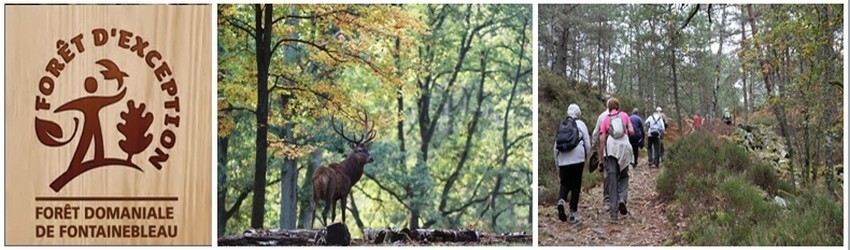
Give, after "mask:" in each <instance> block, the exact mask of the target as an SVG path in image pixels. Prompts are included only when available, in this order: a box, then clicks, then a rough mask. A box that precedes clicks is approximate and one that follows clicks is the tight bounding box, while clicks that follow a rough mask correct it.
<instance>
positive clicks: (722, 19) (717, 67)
mask: <svg viewBox="0 0 850 250" xmlns="http://www.w3.org/2000/svg"><path fill="white" fill-rule="evenodd" d="M725 30H726V7H725V6H724V7H723V12H722V14H721V16H720V30H719V31H718V33H719V35H720V46H719V48H718V49H717V63H716V64H715V66H714V88H713V89H712V91H711V92H712V96H713V97H714V98H713V99H712V100H711V118H714V117H717V115H718V114H720V108H719V107H718V101H717V92H718V90H719V89H720V72H721V69H722V67H721V66H722V63H723V57H722V56H723V43H724V42H725V38H726V32H725Z"/></svg>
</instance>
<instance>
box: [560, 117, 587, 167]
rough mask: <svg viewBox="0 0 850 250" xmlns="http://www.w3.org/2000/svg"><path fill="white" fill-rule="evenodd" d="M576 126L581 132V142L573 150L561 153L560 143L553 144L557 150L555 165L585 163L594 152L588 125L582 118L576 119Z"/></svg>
mask: <svg viewBox="0 0 850 250" xmlns="http://www.w3.org/2000/svg"><path fill="white" fill-rule="evenodd" d="M576 127H578V131H579V134H581V143H579V145H578V146H576V147H575V148H574V149H573V150H570V151H568V152H564V153H561V152H560V151H558V149H557V146H558V145H554V146H552V150H555V166H566V165H572V164H576V163H584V162H585V160H586V159H587V156H588V155H589V154H590V153H593V147H591V144H590V135H589V134H588V133H587V125H585V124H584V121H582V120H576Z"/></svg>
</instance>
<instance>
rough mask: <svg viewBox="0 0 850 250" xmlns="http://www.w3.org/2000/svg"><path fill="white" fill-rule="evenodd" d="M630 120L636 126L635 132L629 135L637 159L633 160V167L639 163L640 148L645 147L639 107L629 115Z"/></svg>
mask: <svg viewBox="0 0 850 250" xmlns="http://www.w3.org/2000/svg"><path fill="white" fill-rule="evenodd" d="M629 122H631V123H632V126H634V129H635V131H634V134H632V135H631V136H629V143H630V144H632V151H633V152H634V157H635V160H634V162H632V168H634V167H637V164H638V153H639V152H640V149H641V148H643V137H644V136H643V135H644V133H643V132H644V131H643V119H641V118H640V116H638V109H637V108H634V109H632V115H631V116H629Z"/></svg>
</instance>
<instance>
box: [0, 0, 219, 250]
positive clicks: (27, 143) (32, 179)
mask: <svg viewBox="0 0 850 250" xmlns="http://www.w3.org/2000/svg"><path fill="white" fill-rule="evenodd" d="M210 8H211V7H210V6H209V5H170V6H169V5H121V6H117V5H55V6H54V5H6V6H5V11H6V41H5V42H6V47H5V53H6V58H5V59H6V68H5V72H6V78H5V83H6V84H5V90H6V94H5V99H6V108H5V119H6V131H5V133H6V141H5V146H6V147H5V148H6V152H5V153H6V162H5V166H6V168H5V183H6V185H5V194H6V200H5V202H6V207H5V218H6V224H5V231H6V235H5V240H6V241H5V244H6V245H42V244H47V245H210V244H211V232H212V231H211V221H210V219H211V190H210V187H211V168H212V162H211V158H212V156H211V155H210V147H211V142H212V138H211V125H210V124H211V122H210V121H211V117H210V114H211V112H210V109H211V107H210V103H211V100H210V96H211V92H210V91H211V86H212V79H211V55H210V51H211V47H210V46H211V34H210V32H211V27H210V25H211V17H210V14H211V13H210V11H211V9H210ZM98 28H103V29H104V30H105V31H106V32H111V29H113V28H115V29H116V31H117V33H118V35H116V36H111V35H110V36H109V37H108V39H107V41H106V42H105V43H104V44H102V45H100V46H97V45H96V43H97V41H96V39H95V34H93V33H92V31H93V30H95V29H98ZM121 30H124V31H126V32H131V33H132V36H129V35H128V36H127V38H128V39H127V40H126V41H125V42H124V43H122V42H120V40H122V39H121V36H122V35H121V34H120V31H121ZM77 35H82V38H81V39H80V41H79V43H80V44H82V45H83V46H84V51H81V52H80V51H79V48H77V47H75V44H74V43H72V42H71V41H72V39H73V38H74V37H75V36H77ZM137 37H138V38H141V39H142V40H143V41H144V42H147V43H148V45H147V46H146V47H145V48H144V49H143V52H139V51H136V50H132V49H130V46H134V45H135V44H136V43H137V40H136V38H137ZM59 40H63V41H64V42H65V43H68V44H70V46H69V50H70V51H72V52H74V58H73V59H71V60H70V61H69V62H67V63H66V64H65V65H64V68H63V69H62V70H61V73H60V74H59V76H53V74H52V73H51V72H50V71H49V70H48V68H49V66H48V65H49V62H50V61H51V60H52V59H57V60H59V61H60V62H61V61H63V60H64V58H63V57H62V56H61V55H60V54H58V53H57V51H58V49H57V47H58V46H57V45H59V44H61V43H59V42H58V41H59ZM123 44H126V45H127V46H126V47H124V46H123ZM153 50H156V51H158V52H159V54H161V59H160V60H153V61H154V63H153V64H154V65H155V66H154V67H151V66H149V65H148V62H147V61H146V60H145V59H146V58H147V53H150V52H151V51H153ZM139 53H141V54H142V55H144V56H139ZM102 59H109V60H111V61H112V62H113V63H114V64H115V65H117V66H118V67H120V70H121V71H123V72H125V73H126V74H127V75H128V76H126V77H124V78H123V83H120V84H119V83H118V80H117V79H115V78H110V77H109V76H107V75H106V74H105V73H102V72H101V71H103V70H105V69H106V67H105V66H103V65H101V64H98V61H99V60H102ZM162 62H165V63H167V65H168V68H169V69H170V70H169V71H170V74H166V71H165V70H164V69H160V68H159V67H160V66H161V64H162ZM158 74H159V75H160V76H163V75H165V77H164V78H163V79H162V80H161V79H158V77H157V75H158ZM43 77H49V78H51V79H52V80H53V82H54V83H53V87H52V90H50V91H47V92H49V93H50V94H49V95H47V94H45V92H46V91H45V89H44V88H41V89H40V82H41V81H42V78H43ZM89 77H91V78H92V79H93V80H94V81H96V84H92V85H96V86H95V88H96V90H95V91H91V92H92V93H90V91H89V90H91V89H90V88H91V87H92V86H90V84H89V83H88V81H87V80H86V79H87V78H89ZM168 79H173V80H174V83H175V85H167V86H171V87H175V86H176V89H177V92H176V94H175V95H174V96H172V95H171V94H170V93H168V91H167V90H163V88H164V87H163V86H164V85H162V83H164V82H167V81H168ZM41 85H42V86H47V85H46V84H41ZM121 89H123V90H124V91H125V92H126V94H125V95H124V96H123V98H121V100H119V101H117V102H115V103H113V104H110V105H106V106H104V107H103V108H102V109H99V111H97V112H96V113H97V114H96V115H91V114H90V115H87V116H84V115H83V112H82V111H78V110H70V111H62V112H57V111H56V110H57V109H58V107H60V106H61V105H63V104H66V103H70V102H72V101H74V100H79V99H80V98H83V97H91V96H117V95H118V94H119V92H120V90H121ZM175 97H176V98H177V99H178V102H179V110H177V109H176V108H175V107H173V106H172V107H169V106H168V105H169V104H167V103H168V102H169V101H174V100H175ZM39 98H42V99H39ZM40 100H45V102H48V103H49V104H50V107H49V108H44V109H38V102H39V101H40ZM129 100H133V101H134V104H135V105H138V104H139V103H145V104H146V107H145V109H144V112H149V113H150V114H151V115H152V117H153V122H151V123H150V125H149V127H148V128H147V134H150V135H152V140H151V141H152V142H151V143H150V144H149V146H147V147H144V146H145V145H144V143H139V142H138V140H135V141H133V142H134V143H130V144H128V145H126V146H127V148H130V149H124V146H120V145H119V144H121V141H122V140H130V139H128V138H127V137H128V136H127V134H126V133H134V132H139V130H140V129H142V128H143V127H144V126H141V127H139V126H131V128H130V129H129V131H130V132H125V133H122V132H121V131H119V129H118V127H117V126H118V124H122V123H125V124H126V123H132V124H141V123H140V122H130V121H128V120H126V119H125V118H122V117H121V113H122V112H128V109H129V108H128V104H127V103H128V101H129ZM172 104H173V103H172ZM80 105H82V106H81V107H82V108H88V109H92V108H91V107H92V106H91V105H92V104H91V103H83V104H80ZM87 105H88V106H87ZM144 112H143V113H144ZM166 115H169V116H172V117H176V116H179V125H176V124H175V122H174V121H173V120H172V121H171V123H169V122H168V121H166ZM94 116H97V118H98V119H99V123H100V126H101V127H100V130H101V131H102V145H103V147H102V150H101V151H102V155H103V157H104V158H103V159H114V161H113V163H115V162H119V163H121V164H129V165H135V166H136V167H138V169H135V168H132V167H126V166H119V165H120V164H117V165H116V164H112V165H108V166H102V167H96V168H92V169H91V170H88V171H86V172H83V173H81V174H79V175H78V176H76V178H72V179H71V180H70V181H69V182H67V184H65V185H64V186H62V187H61V189H59V191H58V192H57V191H54V189H53V188H51V186H50V185H51V183H52V182H54V181H55V180H56V179H57V178H58V177H59V176H60V175H62V174H63V173H64V172H65V171H66V170H68V169H69V167H70V166H72V165H73V162H74V161H73V159H72V158H74V154H75V152H76V150H78V148H80V145H81V144H84V143H81V141H83V138H87V137H90V136H89V135H90V134H87V133H85V131H84V130H83V128H85V127H86V126H93V125H89V124H87V123H86V122H93V121H95V119H93V118H94ZM36 118H38V119H43V120H47V121H49V122H52V123H54V124H56V125H58V126H59V128H60V129H59V131H61V135H59V134H58V133H57V132H56V130H55V129H54V130H50V129H46V130H45V131H48V132H45V135H46V136H48V137H52V138H55V139H56V140H57V141H60V142H64V141H67V140H70V141H69V142H68V143H67V144H65V145H62V146H47V145H45V144H44V143H43V142H42V141H40V140H39V138H40V137H38V136H37V133H36V129H35V126H34V124H35V122H34V121H35V119H36ZM87 118H88V121H86V119H87ZM74 119H78V120H79V125H78V126H79V127H78V130H77V131H75V129H74V128H75V123H74ZM84 124H86V125H85V126H84ZM92 124H93V123H92ZM46 127H50V126H46ZM166 130H167V131H171V132H173V134H174V136H173V138H174V140H173V146H172V147H171V148H170V149H168V148H167V147H166V146H165V145H167V144H170V142H168V141H167V140H168V138H170V136H169V135H166V134H165V131H166ZM142 132H144V131H142ZM140 135H146V134H140ZM143 137H144V136H142V137H140V138H143ZM91 138H95V137H91ZM163 138H166V142H163ZM96 139H97V138H95V139H94V140H95V141H96ZM140 140H142V141H143V139H140ZM94 144H96V143H92V144H90V145H92V146H90V147H85V148H84V149H83V150H86V151H84V152H85V153H84V157H83V158H82V159H83V160H84V161H83V162H86V161H91V160H93V159H96V158H97V156H96V155H97V153H96V152H95V151H96V149H95V146H94ZM133 148H141V149H143V150H141V151H140V152H139V153H137V154H130V153H129V152H128V151H130V152H132V151H134V149H133ZM157 149H161V150H162V151H163V152H164V153H166V154H168V159H167V160H166V161H164V162H162V163H161V169H158V168H157V167H156V166H155V164H152V163H151V162H150V161H149V158H150V157H152V156H155V155H157V153H156V150H157ZM128 155H130V156H128ZM127 158H130V161H127V160H126V159H127ZM100 162H101V163H103V162H107V161H100ZM82 165H85V164H82ZM89 165H91V164H89ZM68 197H70V198H68ZM80 197H83V198H82V200H80V199H76V198H80ZM85 197H88V198H85ZM92 197H94V198H92ZM98 197H101V198H104V197H105V199H97V198H98ZM116 197H117V198H116ZM121 197H128V198H131V199H127V200H124V199H121ZM134 197H135V198H134ZM139 197H142V198H139ZM144 197H148V198H144ZM150 197H154V198H150ZM156 197H160V198H163V197H164V198H163V199H157V198H156ZM36 198H40V200H36ZM68 199H71V200H68ZM74 199H76V200H74ZM66 204H70V205H71V206H79V207H169V206H170V207H173V209H174V212H173V219H143V220H126V219H111V220H98V219H84V218H79V217H85V215H84V211H83V209H84V208H81V210H80V211H79V217H78V218H76V219H44V218H43V216H42V218H41V219H36V217H37V216H38V215H37V214H36V207H37V206H40V207H52V206H65V205H66ZM36 225H56V226H57V227H58V226H59V225H176V226H177V228H178V233H177V236H176V237H174V238H100V237H55V238H44V237H36ZM56 230H57V231H56V234H57V236H58V234H59V232H58V228H57V229H56Z"/></svg>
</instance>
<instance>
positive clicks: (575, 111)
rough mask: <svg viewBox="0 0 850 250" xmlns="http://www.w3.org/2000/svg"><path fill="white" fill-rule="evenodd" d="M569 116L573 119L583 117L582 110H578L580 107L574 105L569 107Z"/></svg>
mask: <svg viewBox="0 0 850 250" xmlns="http://www.w3.org/2000/svg"><path fill="white" fill-rule="evenodd" d="M567 115H568V116H570V117H573V118H578V117H579V116H581V109H579V108H578V105H576V104H575V103H572V104H570V106H569V107H567Z"/></svg>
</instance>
